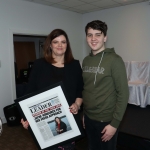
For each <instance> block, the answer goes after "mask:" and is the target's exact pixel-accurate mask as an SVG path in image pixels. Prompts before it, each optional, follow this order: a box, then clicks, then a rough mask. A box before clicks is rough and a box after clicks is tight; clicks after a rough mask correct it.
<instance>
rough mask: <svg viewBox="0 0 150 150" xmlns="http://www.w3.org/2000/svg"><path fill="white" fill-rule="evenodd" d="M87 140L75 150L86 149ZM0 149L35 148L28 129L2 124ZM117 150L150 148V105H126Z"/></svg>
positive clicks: (82, 140) (33, 149)
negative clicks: (144, 106)
mask: <svg viewBox="0 0 150 150" xmlns="http://www.w3.org/2000/svg"><path fill="white" fill-rule="evenodd" d="M87 147H88V140H87V138H86V137H85V138H83V139H81V140H79V141H77V142H76V150H87ZM0 150H37V147H36V144H35V143H34V141H33V139H32V137H31V135H30V133H29V131H28V130H25V129H24V128H23V127H22V126H21V125H19V126H14V127H9V126H7V124H3V133H2V135H1V136H0ZM117 150H150V106H148V107H147V108H144V109H143V108H140V107H139V106H134V105H128V107H127V110H126V113H125V115H124V118H123V121H122V123H121V126H120V132H119V134H118V143H117Z"/></svg>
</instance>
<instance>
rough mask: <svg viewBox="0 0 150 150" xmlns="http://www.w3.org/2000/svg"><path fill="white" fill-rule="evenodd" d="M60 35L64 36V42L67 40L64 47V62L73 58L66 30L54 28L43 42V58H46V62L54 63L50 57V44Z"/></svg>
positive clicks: (68, 61)
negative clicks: (65, 47)
mask: <svg viewBox="0 0 150 150" xmlns="http://www.w3.org/2000/svg"><path fill="white" fill-rule="evenodd" d="M61 35H63V36H65V38H66V42H67V49H66V52H65V56H64V64H66V63H70V62H71V61H72V60H74V58H73V55H72V50H71V46H70V42H69V39H68V36H67V34H66V32H65V31H63V30H62V29H55V30H53V31H52V32H51V33H50V34H49V35H48V36H47V38H46V40H45V43H44V58H45V59H46V61H47V62H49V63H51V64H52V63H56V62H55V60H54V58H53V57H52V49H51V48H50V44H51V42H52V40H53V39H55V38H56V37H58V36H61Z"/></svg>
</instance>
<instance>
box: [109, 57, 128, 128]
mask: <svg viewBox="0 0 150 150" xmlns="http://www.w3.org/2000/svg"><path fill="white" fill-rule="evenodd" d="M112 78H113V80H114V84H115V88H116V94H117V102H116V108H115V111H114V113H113V120H112V121H111V123H110V125H112V126H113V127H115V128H118V126H119V124H120V122H121V120H122V118H123V115H124V113H125V110H126V106H127V103H128V98H129V88H128V81H127V75H126V69H125V65H124V62H123V60H122V58H121V57H120V56H117V58H115V59H114V61H113V63H112Z"/></svg>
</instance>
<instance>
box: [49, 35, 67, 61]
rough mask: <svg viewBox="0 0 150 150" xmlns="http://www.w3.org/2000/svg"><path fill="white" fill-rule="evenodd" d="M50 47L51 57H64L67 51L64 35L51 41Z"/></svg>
mask: <svg viewBox="0 0 150 150" xmlns="http://www.w3.org/2000/svg"><path fill="white" fill-rule="evenodd" d="M50 47H51V49H52V56H53V57H54V58H55V57H57V56H64V55H65V52H66V49H67V40H66V38H65V36H64V35H60V36H58V37H56V38H55V39H53V40H52V42H51V44H50Z"/></svg>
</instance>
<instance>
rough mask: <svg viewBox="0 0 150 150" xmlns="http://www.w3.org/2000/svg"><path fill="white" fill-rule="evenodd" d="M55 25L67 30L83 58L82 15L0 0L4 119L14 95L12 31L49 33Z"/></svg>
mask: <svg viewBox="0 0 150 150" xmlns="http://www.w3.org/2000/svg"><path fill="white" fill-rule="evenodd" d="M55 28H62V29H64V30H65V31H66V32H67V34H68V36H69V39H70V42H71V46H72V49H73V54H74V57H75V58H76V59H79V60H81V59H82V55H81V50H82V46H83V44H82V37H81V36H80V35H81V31H82V15H81V14H78V13H74V12H70V11H65V10H62V9H57V8H54V7H50V6H45V5H40V4H35V3H31V2H27V1H20V0H1V1H0V35H1V36H0V62H1V65H0V117H1V118H2V119H3V122H5V119H4V114H3V107H5V106H7V105H9V104H12V103H13V100H14V98H15V80H14V66H13V65H14V57H13V36H12V35H13V33H23V34H34V35H39V34H41V35H47V34H49V33H50V32H51V31H52V30H53V29H55Z"/></svg>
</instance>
